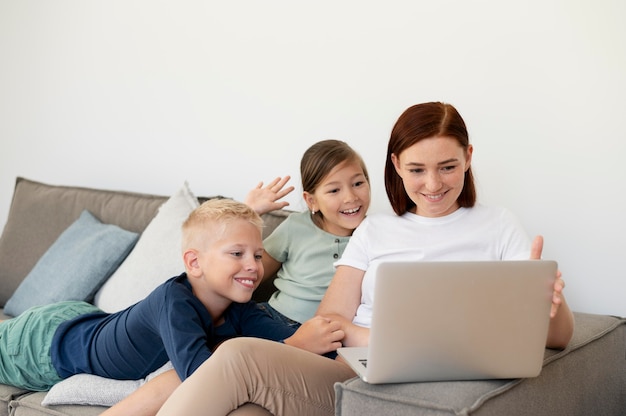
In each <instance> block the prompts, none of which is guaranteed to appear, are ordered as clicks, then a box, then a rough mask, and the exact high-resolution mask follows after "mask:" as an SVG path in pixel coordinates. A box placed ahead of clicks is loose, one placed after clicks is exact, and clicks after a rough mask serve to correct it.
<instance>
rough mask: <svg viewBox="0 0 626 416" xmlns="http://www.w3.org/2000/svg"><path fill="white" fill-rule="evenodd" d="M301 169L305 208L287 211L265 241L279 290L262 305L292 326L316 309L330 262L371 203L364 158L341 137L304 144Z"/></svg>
mask: <svg viewBox="0 0 626 416" xmlns="http://www.w3.org/2000/svg"><path fill="white" fill-rule="evenodd" d="M300 175H301V178H302V189H303V191H304V192H303V195H302V196H303V198H304V201H305V202H306V204H307V207H308V209H309V211H304V212H300V213H294V214H291V215H290V216H289V217H287V219H286V220H285V221H283V222H282V223H281V224H280V225H279V226H278V227H277V228H276V230H274V232H273V233H272V234H271V235H270V236H269V237H267V238H266V239H265V240H264V241H263V245H264V247H265V254H266V255H264V256H263V267H264V268H265V276H266V277H267V276H273V275H274V274H277V278H276V279H275V280H274V285H275V286H276V287H277V289H278V290H277V291H276V292H274V293H273V295H272V297H271V298H270V300H269V302H266V303H263V304H261V306H262V307H263V308H265V309H266V310H267V311H268V312H269V313H270V314H271V315H272V316H274V317H275V318H276V319H279V320H281V321H283V322H286V323H288V324H289V325H292V326H294V327H298V326H300V325H301V323H302V322H304V321H307V320H309V319H310V318H311V317H313V316H314V315H315V312H316V310H317V307H318V306H319V303H320V301H321V300H322V297H323V296H324V293H325V292H326V289H327V288H328V284H329V283H330V280H331V279H332V276H333V274H334V271H335V270H334V267H333V263H334V262H335V261H336V260H337V259H339V258H340V257H341V255H342V254H343V251H344V249H345V247H346V245H347V244H348V240H349V239H350V236H351V235H352V232H353V231H354V229H355V228H356V227H357V226H358V225H359V224H360V223H361V221H363V219H364V218H365V214H366V212H367V209H368V207H369V204H370V187H369V177H368V174H367V168H366V167H365V163H364V162H363V159H361V157H360V156H359V155H358V154H357V153H356V152H355V151H354V150H353V149H352V148H351V147H350V146H348V145H347V144H346V143H344V142H342V141H340V140H323V141H320V142H317V143H315V144H314V145H313V146H311V147H310V148H309V149H307V150H306V152H304V155H303V156H302V160H301V163H300ZM261 185H262V184H260V185H259V187H260V186H261ZM279 185H280V184H279ZM250 199H251V198H250V194H249V196H248V198H247V202H248V204H249V205H254V204H253V203H252V202H251V201H250ZM257 205H258V204H257Z"/></svg>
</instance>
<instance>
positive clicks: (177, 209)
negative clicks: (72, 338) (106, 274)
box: [94, 183, 199, 312]
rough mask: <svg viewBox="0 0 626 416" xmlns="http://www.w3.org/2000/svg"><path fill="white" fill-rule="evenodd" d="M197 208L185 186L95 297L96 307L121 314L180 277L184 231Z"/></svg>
mask: <svg viewBox="0 0 626 416" xmlns="http://www.w3.org/2000/svg"><path fill="white" fill-rule="evenodd" d="M198 205H199V203H198V199H197V198H196V197H195V196H194V195H193V193H192V192H191V191H190V190H189V187H188V185H187V183H185V184H184V185H183V186H182V188H180V189H179V190H178V192H176V193H175V194H174V195H172V196H171V197H170V198H169V199H168V200H167V201H166V202H165V203H164V204H163V205H162V206H161V207H160V208H159V211H158V213H157V215H156V217H154V219H153V220H152V221H151V222H150V224H148V226H147V227H146V229H145V230H144V232H143V233H142V235H141V237H140V238H139V241H138V242H137V245H136V246H135V247H134V248H133V250H132V251H131V253H130V254H129V255H128V257H127V258H126V260H124V262H123V263H122V264H121V265H120V267H119V268H118V269H117V270H116V271H115V272H114V273H113V275H112V276H111V277H110V278H109V279H108V280H107V281H106V282H105V283H104V285H103V286H102V288H100V290H99V291H98V292H97V293H96V297H95V300H94V304H95V305H96V306H97V307H99V308H100V309H102V310H103V311H105V312H117V311H120V310H122V309H124V308H127V307H128V306H130V305H132V304H134V303H136V302H138V301H140V300H141V299H143V298H145V297H146V296H148V294H149V293H150V292H152V290H154V288H156V287H157V286H159V285H160V284H161V283H163V282H164V281H165V280H167V279H169V278H170V277H173V276H178V275H179V274H181V273H182V272H183V271H184V270H185V269H184V265H183V261H182V254H181V227H182V224H183V222H184V221H185V220H186V219H187V217H188V216H189V214H190V213H191V211H193V210H194V209H195V208H196V207H197V206H198Z"/></svg>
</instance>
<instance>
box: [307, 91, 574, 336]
mask: <svg viewBox="0 0 626 416" xmlns="http://www.w3.org/2000/svg"><path fill="white" fill-rule="evenodd" d="M472 153H473V147H472V145H471V144H470V143H469V136H468V133H467V128H466V126H465V122H464V121H463V118H462V117H461V115H460V114H459V113H458V112H457V110H456V109H455V108H454V107H453V106H452V105H450V104H444V103H439V102H433V103H424V104H418V105H414V106H412V107H410V108H408V109H407V110H406V111H405V112H404V113H403V114H402V115H401V116H400V118H399V119H398V121H397V122H396V124H395V126H394V128H393V130H392V133H391V138H390V139H389V144H388V149H387V161H386V166H385V188H386V191H387V196H388V198H389V201H390V203H391V206H392V208H393V210H394V212H395V214H396V215H388V214H378V215H372V216H369V217H368V218H366V219H365V220H364V221H363V222H362V223H361V225H360V226H359V228H357V230H356V231H355V232H354V234H353V236H352V240H351V241H350V244H349V245H348V247H347V248H346V250H345V252H344V254H343V256H342V258H341V259H340V260H339V261H338V262H337V263H335V264H336V266H337V271H336V273H335V276H334V278H333V280H332V282H331V284H330V286H329V289H328V291H327V292H326V295H325V297H324V299H323V300H322V303H321V304H320V307H319V309H318V314H320V315H324V316H327V317H329V318H333V319H338V320H340V321H341V322H342V323H343V329H344V332H345V333H346V336H345V338H344V340H343V345H345V346H359V345H367V343H368V338H369V329H368V327H369V324H370V321H371V305H372V297H373V290H374V277H373V276H372V275H371V274H369V273H368V272H367V271H368V270H369V269H370V266H371V265H372V264H375V263H376V262H378V261H380V260H382V259H392V258H399V259H405V260H406V259H413V260H424V261H432V260H513V259H515V260H518V259H528V258H533V259H537V258H540V257H541V251H542V245H543V240H542V238H541V237H537V238H536V239H535V241H534V242H533V244H532V249H531V243H530V240H529V238H528V237H527V235H526V233H525V232H524V230H523V229H522V227H521V226H520V224H519V222H518V221H517V220H516V218H515V217H513V216H512V215H511V214H510V213H509V212H508V211H507V210H505V209H501V208H494V207H486V206H483V205H480V204H477V203H476V190H475V186H474V178H473V175H472V170H471V163H472ZM563 287H564V283H563V280H562V279H561V278H560V273H559V275H558V279H557V280H556V282H555V285H554V296H553V306H552V311H551V318H552V319H551V323H550V331H549V336H548V341H547V346H548V347H552V348H564V347H565V346H566V345H567V343H568V342H569V340H570V338H571V336H572V332H573V316H572V313H571V311H570V310H569V307H568V306H567V303H566V302H565V299H564V298H563V296H562V289H563Z"/></svg>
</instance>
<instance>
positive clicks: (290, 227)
mask: <svg viewBox="0 0 626 416" xmlns="http://www.w3.org/2000/svg"><path fill="white" fill-rule="evenodd" d="M349 240H350V237H339V236H336V235H333V234H330V233H327V232H326V231H324V230H322V229H321V228H319V227H317V226H316V225H315V224H314V223H313V220H312V219H311V213H310V212H308V211H304V212H298V213H294V214H291V215H289V216H288V217H287V219H286V220H285V221H283V222H282V223H281V224H280V225H279V226H278V227H277V228H276V229H275V230H274V232H273V233H272V234H271V235H270V236H268V237H267V238H266V239H265V240H264V241H263V245H264V246H265V251H266V252H267V254H269V255H270V256H272V258H274V259H275V260H276V261H278V262H280V263H282V267H281V268H280V269H279V270H278V273H277V277H276V279H275V280H274V284H275V285H276V288H277V289H278V290H277V291H276V292H274V294H273V295H272V297H271V298H270V300H269V304H270V305H271V306H272V307H273V308H274V309H276V310H277V311H278V312H280V313H282V314H283V315H285V316H286V317H288V318H290V319H293V320H294V321H297V322H300V323H303V322H304V321H306V320H308V319H310V318H312V317H313V316H314V315H315V312H316V311H317V307H318V306H319V303H320V301H321V300H322V297H323V296H324V293H325V292H326V289H327V288H328V285H329V284H330V281H331V279H332V278H333V275H334V274H335V267H334V265H333V264H334V262H335V261H337V260H339V258H340V257H341V255H342V254H343V251H344V249H345V248H346V245H347V244H348V241H349Z"/></svg>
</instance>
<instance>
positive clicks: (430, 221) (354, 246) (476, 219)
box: [335, 204, 530, 327]
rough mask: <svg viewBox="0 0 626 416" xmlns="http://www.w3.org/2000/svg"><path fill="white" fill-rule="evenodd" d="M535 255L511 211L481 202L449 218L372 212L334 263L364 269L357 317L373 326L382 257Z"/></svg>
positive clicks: (503, 257)
mask: <svg viewBox="0 0 626 416" xmlns="http://www.w3.org/2000/svg"><path fill="white" fill-rule="evenodd" d="M529 256H530V239H529V238H528V235H527V234H526V232H525V231H524V229H523V228H522V226H521V224H520V222H519V221H518V220H517V218H516V217H515V216H514V215H513V214H511V212H509V211H508V210H506V209H504V208H498V207H487V206H484V205H480V204H477V205H476V206H475V207H473V208H459V209H458V210H456V211H455V212H453V213H452V214H450V215H447V216H444V217H436V218H431V217H422V216H419V215H415V214H412V213H409V212H407V213H405V214H404V215H402V216H397V215H395V214H387V213H378V214H372V215H368V216H367V217H366V218H365V220H363V222H362V223H361V224H360V225H359V227H358V228H357V229H356V230H355V231H354V234H353V235H352V238H351V239H350V242H349V243H348V246H347V247H346V250H345V251H344V253H343V255H342V256H341V259H340V260H338V261H337V262H335V266H351V267H354V268H356V269H359V270H364V271H365V276H364V277H363V282H362V284H361V305H360V306H359V308H358V309H357V313H356V316H355V318H354V320H353V322H354V323H355V324H357V325H360V326H364V327H369V326H370V323H371V318H372V304H373V300H374V279H375V278H374V273H373V272H372V270H373V269H375V266H376V264H377V262H380V261H381V260H424V261H441V260H458V261H460V260H522V259H528V258H529Z"/></svg>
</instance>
